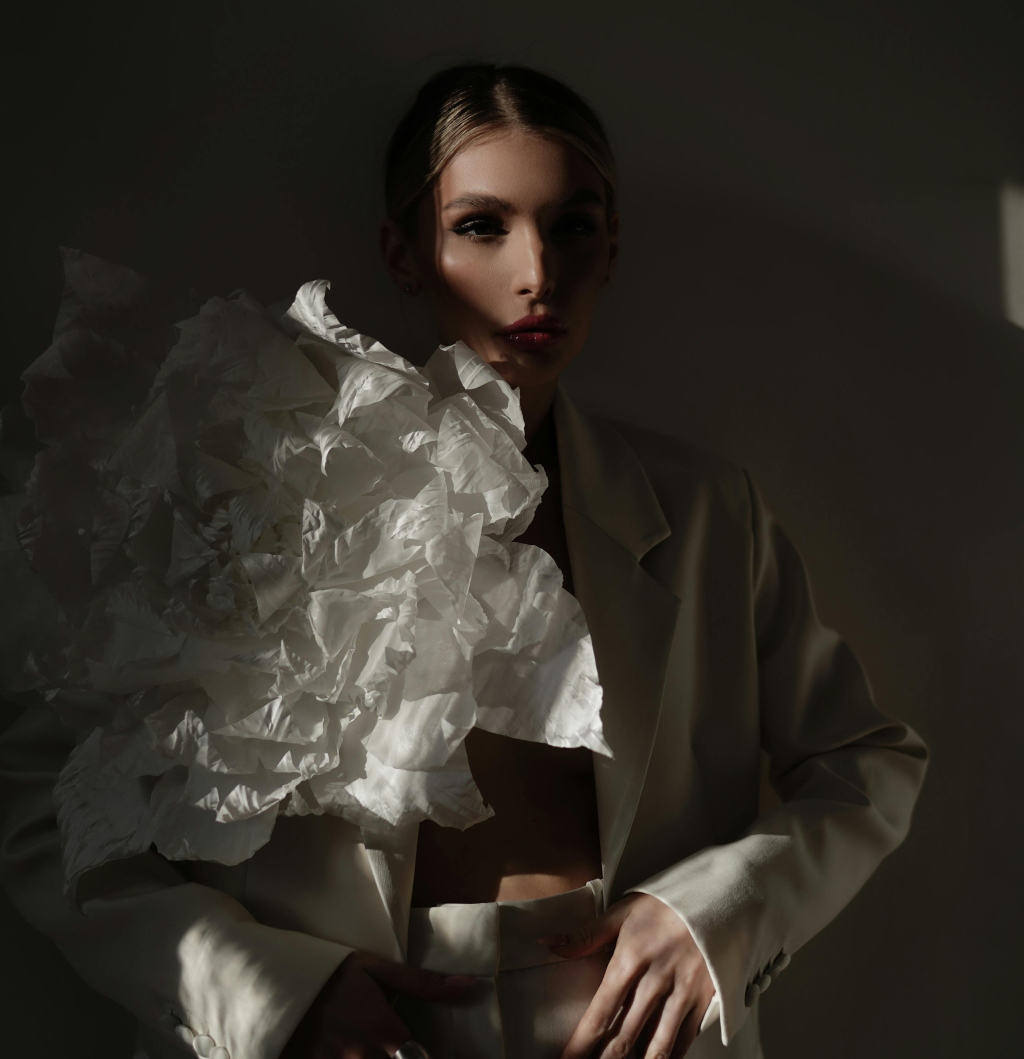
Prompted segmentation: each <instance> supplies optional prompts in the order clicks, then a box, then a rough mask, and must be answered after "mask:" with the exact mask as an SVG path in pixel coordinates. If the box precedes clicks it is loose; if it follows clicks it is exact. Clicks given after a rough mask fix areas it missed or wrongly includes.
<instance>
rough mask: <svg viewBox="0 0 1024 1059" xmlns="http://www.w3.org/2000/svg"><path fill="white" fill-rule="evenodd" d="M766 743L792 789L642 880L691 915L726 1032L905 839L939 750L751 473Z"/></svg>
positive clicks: (782, 783)
mask: <svg viewBox="0 0 1024 1059" xmlns="http://www.w3.org/2000/svg"><path fill="white" fill-rule="evenodd" d="M747 484H748V488H749V491H750V497H751V509H752V523H753V548H752V588H753V608H752V609H753V621H754V625H755V632H756V642H757V664H758V690H759V705H760V718H761V742H762V746H763V748H764V749H765V751H766V752H767V754H768V757H769V763H770V773H769V776H770V779H771V782H772V785H773V787H774V788H775V790H776V791H777V792H778V794H779V795H780V797H781V799H782V803H781V804H780V805H778V806H777V807H775V808H773V809H771V810H770V811H768V812H765V813H764V814H762V815H761V816H759V817H758V818H757V819H756V820H754V822H753V823H752V824H751V825H750V827H748V828H747V830H746V831H745V832H744V833H743V834H742V835H741V836H740V837H739V838H738V839H737V840H736V841H734V842H730V843H728V844H725V845H721V846H712V847H709V848H707V849H704V850H702V851H700V852H699V853H696V854H695V855H693V856H691V857H688V858H687V859H685V860H683V861H681V862H680V863H678V864H676V865H673V866H672V867H670V868H668V869H666V870H664V871H662V872H660V873H659V874H658V875H656V876H654V877H653V878H651V879H649V880H647V881H646V882H645V883H642V884H641V885H639V886H637V887H634V888H633V889H634V890H636V891H638V892H641V893H648V894H651V895H653V896H655V897H658V898H660V899H661V900H662V901H664V902H665V903H666V904H668V905H669V906H670V907H671V908H673V909H674V910H675V911H676V912H677V913H678V914H679V915H680V916H681V917H682V919H683V920H684V921H685V922H686V925H687V927H688V928H689V930H690V932H691V934H692V935H693V937H694V940H695V941H696V943H697V945H698V947H699V948H700V950H701V952H702V953H703V955H704V958H705V960H706V962H707V964H708V968H709V971H710V973H711V977H712V979H713V981H714V985H715V988H716V991H717V996H716V999H715V1000H714V1001H712V1008H710V1009H709V1011H708V1017H707V1018H706V1019H705V1025H707V1024H708V1023H709V1022H711V1021H713V1017H714V1014H715V1012H714V1010H713V1009H714V1008H715V1005H716V1004H717V1005H718V1012H719V1014H720V1017H721V1024H722V1026H721V1029H722V1042H723V1044H727V1043H728V1042H729V1040H731V1038H732V1037H734V1036H735V1034H736V1033H737V1031H738V1030H739V1029H740V1027H741V1026H742V1025H743V1022H744V1021H745V1019H746V1017H747V1011H748V1008H749V1007H750V1006H751V1005H752V1003H753V1001H754V998H755V997H756V996H757V995H758V993H759V992H763V991H764V990H765V989H766V988H767V987H768V985H770V984H771V979H772V977H773V976H775V975H777V974H778V973H779V972H780V971H782V970H783V969H784V968H785V967H786V965H787V964H788V963H789V959H790V955H791V954H792V953H794V952H796V950H797V949H799V948H800V946H801V945H803V944H804V943H805V942H806V941H808V940H809V939H810V938H811V937H813V936H814V935H815V934H816V933H817V932H818V931H819V930H821V929H822V927H824V926H825V925H826V924H827V923H828V922H829V921H830V920H832V919H833V917H835V916H836V915H837V914H838V913H839V912H840V910H841V909H842V908H843V907H844V906H845V905H846V904H847V903H848V902H849V901H850V900H851V898H852V897H853V896H854V895H855V894H856V893H857V891H858V890H859V889H860V888H861V886H863V885H864V883H865V881H866V880H867V879H868V877H869V876H870V875H871V873H872V872H873V871H874V870H875V868H876V867H877V866H878V865H879V863H880V862H881V860H882V859H883V858H884V857H885V856H886V855H887V854H888V853H891V852H892V851H893V850H894V849H895V848H896V847H897V846H898V845H899V844H900V843H901V842H902V841H903V839H904V838H905V837H906V834H907V831H908V829H909V827H910V818H911V812H912V810H913V807H914V803H915V801H916V799H917V795H918V792H919V790H920V787H921V784H922V782H923V780H924V774H925V769H926V764H927V748H926V747H925V744H924V743H923V741H922V740H921V738H920V737H919V736H918V735H917V734H916V733H915V732H914V731H913V730H912V729H910V728H909V727H908V726H907V725H905V724H903V723H901V722H899V721H897V720H894V719H892V718H890V717H887V716H886V715H885V714H883V713H882V712H881V711H879V710H878V708H877V707H876V706H875V704H874V702H873V701H872V696H871V692H870V689H869V687H868V683H867V680H866V678H865V676H864V673H863V671H862V670H861V668H860V666H859V664H858V663H857V660H856V659H855V658H854V656H853V653H852V652H851V650H850V648H849V647H848V646H847V645H846V644H845V643H844V642H843V641H842V640H841V639H840V638H839V637H838V636H837V634H836V633H835V632H833V631H832V630H830V629H826V628H824V627H823V626H822V625H821V623H820V622H819V621H818V618H817V615H816V614H815V610H814V604H813V600H812V598H811V592H810V587H809V585H808V581H807V575H806V572H805V570H804V567H803V563H802V562H801V560H800V557H799V555H798V554H797V552H796V549H795V548H794V547H793V545H792V544H791V543H790V541H789V540H788V539H787V538H786V536H785V534H784V533H783V532H782V530H781V529H780V528H779V526H778V523H777V522H775V520H774V519H773V518H772V516H771V515H770V514H769V513H768V512H767V511H766V510H765V508H764V505H763V503H762V501H761V498H760V496H759V495H758V492H757V490H756V488H755V487H754V486H753V484H752V483H751V482H749V479H748V483H747Z"/></svg>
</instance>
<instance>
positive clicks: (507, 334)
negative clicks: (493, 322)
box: [498, 315, 565, 351]
mask: <svg viewBox="0 0 1024 1059" xmlns="http://www.w3.org/2000/svg"><path fill="white" fill-rule="evenodd" d="M498 334H499V335H501V337H502V338H504V339H505V340H506V341H507V342H510V343H511V344H512V345H513V346H515V347H516V349H522V350H526V351H529V350H538V349H547V347H548V346H552V345H554V344H555V343H556V342H557V341H558V340H559V339H560V338H561V337H562V336H563V335H564V334H565V328H564V327H562V325H561V324H560V323H559V322H558V321H557V320H556V319H555V317H554V316H551V315H545V316H537V315H534V316H524V317H523V318H522V319H521V320H516V322H515V323H514V324H509V326H508V327H505V328H502V330H501V331H499V332H498Z"/></svg>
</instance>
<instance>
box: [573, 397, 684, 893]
mask: <svg viewBox="0 0 1024 1059" xmlns="http://www.w3.org/2000/svg"><path fill="white" fill-rule="evenodd" d="M555 425H556V430H557V434H558V455H559V462H560V464H561V471H562V475H561V477H562V507H563V514H564V517H565V532H566V537H567V540H568V545H569V556H570V561H571V563H572V576H573V582H574V586H575V589H576V596H577V598H578V599H579V601H580V605H581V606H582V607H583V613H584V614H585V615H586V618H587V624H588V625H589V627H590V634H591V637H592V638H593V641H594V654H595V657H596V659H597V669H598V674H599V676H600V678H601V684H602V687H603V689H604V703H603V706H602V711H601V717H602V722H603V725H604V734H605V739H606V740H607V741H608V744H609V746H611V748H612V753H613V757H612V758H611V759H608V758H606V757H604V756H603V755H600V754H595V755H594V776H595V782H596V786H597V810H598V821H599V827H600V831H601V859H602V862H603V865H602V866H603V871H604V887H605V894H606V899H607V900H608V901H609V902H610V901H613V900H615V899H617V897H618V894H617V892H616V891H615V886H614V883H615V876H616V873H617V870H618V867H619V863H620V861H621V858H622V852H623V849H624V847H625V844H626V839H627V837H628V836H629V832H630V828H631V827H632V824H633V818H634V815H635V813H636V808H637V803H638V801H639V799H640V793H641V791H642V789H643V785H644V779H645V777H646V775H647V768H648V764H649V762H650V758H651V749H652V746H653V743H654V736H655V732H656V730H657V727H658V718H659V714H660V710H661V700H662V693H663V689H664V685H665V676H666V672H667V669H668V662H669V657H670V654H671V648H672V643H673V638H674V635H675V629H676V622H677V618H678V614H679V601H678V599H677V598H676V597H675V596H674V595H673V594H672V593H671V592H670V591H669V590H668V589H666V588H664V587H663V586H662V585H660V584H659V583H658V582H657V581H655V580H654V579H653V578H652V577H651V576H650V575H649V574H647V573H646V571H644V569H643V568H642V567H641V566H640V559H641V558H642V557H643V556H644V555H645V554H646V553H647V552H648V551H649V550H650V549H651V548H652V547H654V545H655V544H658V543H659V542H660V541H663V540H665V538H666V537H668V536H669V535H670V533H671V530H670V528H669V525H668V522H667V520H666V519H665V515H664V512H663V511H662V509H661V506H660V505H659V504H658V500H657V497H656V496H655V495H654V490H653V489H652V487H651V484H650V482H649V481H648V479H647V475H646V473H645V472H644V469H643V466H642V465H641V464H640V461H639V460H638V459H637V457H636V455H635V454H634V453H633V451H632V449H630V447H629V446H628V445H627V444H626V442H625V440H624V439H623V438H622V437H621V435H619V434H618V433H617V432H616V431H615V430H614V428H612V427H611V426H609V425H605V424H595V423H593V422H591V421H589V420H588V419H586V418H584V417H583V416H582V415H581V414H580V413H579V412H578V411H577V410H576V409H575V408H574V407H573V405H572V404H571V402H570V401H569V400H568V398H567V397H566V396H565V394H564V393H563V392H562V391H561V390H559V392H558V394H557V396H556V399H555Z"/></svg>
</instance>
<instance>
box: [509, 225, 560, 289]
mask: <svg viewBox="0 0 1024 1059" xmlns="http://www.w3.org/2000/svg"><path fill="white" fill-rule="evenodd" d="M517 242H518V243H519V245H518V246H517V247H516V262H515V276H514V279H513V286H514V288H515V291H516V293H517V294H523V295H528V296H530V297H533V298H538V299H540V298H546V297H549V296H550V295H551V293H552V292H553V291H554V289H555V267H554V255H553V254H552V252H551V247H550V246H549V245H548V243H547V240H546V239H544V237H543V235H542V234H541V233H540V232H539V231H536V230H532V231H526V232H524V233H523V235H522V238H521V239H520V240H517Z"/></svg>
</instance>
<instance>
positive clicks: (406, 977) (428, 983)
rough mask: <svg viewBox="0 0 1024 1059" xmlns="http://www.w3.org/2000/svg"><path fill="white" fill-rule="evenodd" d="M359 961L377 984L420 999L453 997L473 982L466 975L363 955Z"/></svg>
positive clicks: (439, 999) (460, 993) (442, 999)
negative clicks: (441, 971) (410, 965)
mask: <svg viewBox="0 0 1024 1059" xmlns="http://www.w3.org/2000/svg"><path fill="white" fill-rule="evenodd" d="M360 963H361V964H362V967H363V970H365V971H366V973H367V974H368V975H370V977H371V978H373V979H374V981H376V982H378V983H379V984H380V985H383V986H386V987H387V988H388V989H394V990H395V991H396V992H398V993H407V994H409V996H414V997H418V998H419V999H420V1000H434V1001H445V1000H455V999H457V998H458V997H460V996H462V994H463V993H464V992H465V991H466V990H467V989H468V988H469V987H470V986H471V985H473V983H474V982H475V981H476V979H475V978H471V977H470V976H469V975H444V974H439V973H438V972H437V971H427V970H424V969H423V968H422V967H409V966H408V965H407V964H404V963H393V962H392V961H391V960H367V959H365V958H364V959H362V960H361V961H360Z"/></svg>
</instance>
